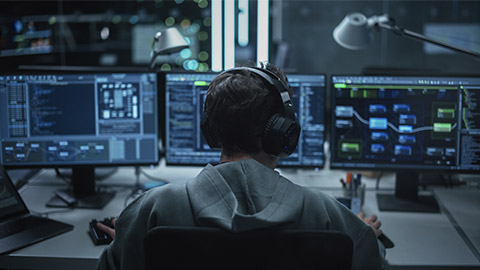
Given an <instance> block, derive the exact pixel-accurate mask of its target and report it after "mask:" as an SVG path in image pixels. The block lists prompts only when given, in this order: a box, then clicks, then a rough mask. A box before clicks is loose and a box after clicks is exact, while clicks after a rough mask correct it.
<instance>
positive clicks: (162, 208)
mask: <svg viewBox="0 0 480 270" xmlns="http://www.w3.org/2000/svg"><path fill="white" fill-rule="evenodd" d="M162 225H163V226H167V225H168V226H210V227H220V228H223V229H225V230H228V231H233V232H241V231H248V230H254V229H260V228H267V227H272V226H276V227H280V228H285V229H300V230H301V229H305V230H312V229H314V230H335V231H341V232H344V233H346V234H348V235H349V236H350V237H351V238H352V240H353V243H354V253H353V267H352V269H369V270H373V269H381V268H382V259H383V255H384V254H383V253H384V252H383V250H384V249H383V247H381V248H382V249H379V244H378V242H377V240H376V237H375V233H374V232H373V230H372V229H371V228H370V227H369V226H368V225H366V224H365V223H364V222H363V221H361V220H360V219H359V218H358V217H356V216H355V215H354V214H353V213H352V212H351V211H350V210H349V209H348V208H346V207H344V206H343V205H342V204H340V203H338V202H337V201H336V200H335V199H333V198H332V197H330V196H328V195H326V194H325V193H323V192H321V191H318V190H316V189H312V188H308V187H302V186H298V185H295V184H293V183H292V182H290V181H289V180H288V179H286V178H284V177H282V176H281V175H280V174H279V173H278V172H276V171H274V170H272V169H270V168H268V167H265V166H264V165H262V164H260V163H258V162H257V161H255V160H251V159H247V160H241V161H236V162H228V163H224V164H221V165H217V166H215V167H214V166H211V165H207V166H206V167H205V168H204V169H203V170H202V171H201V172H200V173H199V174H198V175H197V176H196V177H195V178H193V179H191V180H189V181H187V183H186V184H181V185H180V184H168V185H165V186H163V187H159V188H155V189H152V190H150V191H148V192H145V193H144V194H143V195H141V196H140V197H139V198H137V199H136V200H135V201H134V202H132V203H131V204H130V205H129V206H127V208H125V210H124V211H123V212H122V214H121V215H120V217H119V218H118V220H117V222H116V226H115V228H116V236H115V240H114V241H113V242H112V243H111V244H110V245H109V246H108V247H107V248H106V249H105V251H104V252H103V254H102V256H101V258H100V262H99V265H98V269H144V268H145V267H144V257H143V238H144V237H145V235H146V233H147V232H148V231H149V230H150V229H152V228H154V227H156V226H162ZM379 250H381V251H380V252H379Z"/></svg>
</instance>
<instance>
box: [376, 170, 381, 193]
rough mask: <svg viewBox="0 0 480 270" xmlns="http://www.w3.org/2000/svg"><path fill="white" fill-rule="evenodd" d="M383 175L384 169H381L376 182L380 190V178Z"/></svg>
mask: <svg viewBox="0 0 480 270" xmlns="http://www.w3.org/2000/svg"><path fill="white" fill-rule="evenodd" d="M382 176H383V171H380V174H379V175H378V176H377V180H376V182H375V190H378V189H379V186H380V179H381V178H382Z"/></svg>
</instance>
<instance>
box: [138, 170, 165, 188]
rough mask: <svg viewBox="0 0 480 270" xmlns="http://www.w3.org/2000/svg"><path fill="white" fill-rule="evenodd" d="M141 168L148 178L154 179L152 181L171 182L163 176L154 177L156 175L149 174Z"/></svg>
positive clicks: (141, 171)
mask: <svg viewBox="0 0 480 270" xmlns="http://www.w3.org/2000/svg"><path fill="white" fill-rule="evenodd" d="M139 169H140V173H141V174H142V175H143V176H145V177H146V178H148V179H150V180H152V181H156V182H163V183H167V184H168V183H170V181H168V180H165V179H163V178H158V177H154V176H151V175H149V174H148V173H146V172H145V171H143V170H142V168H139Z"/></svg>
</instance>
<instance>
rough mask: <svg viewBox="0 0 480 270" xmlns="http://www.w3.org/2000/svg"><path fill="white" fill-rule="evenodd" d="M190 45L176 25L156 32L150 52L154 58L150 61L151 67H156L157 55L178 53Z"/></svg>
mask: <svg viewBox="0 0 480 270" xmlns="http://www.w3.org/2000/svg"><path fill="white" fill-rule="evenodd" d="M188 47H189V44H188V42H187V41H186V40H185V38H184V37H183V36H182V34H180V32H179V31H178V29H177V28H175V27H170V28H167V29H164V30H162V31H160V32H158V33H156V34H155V37H154V39H153V43H152V52H151V54H150V56H151V58H152V59H151V61H150V69H151V70H153V68H154V67H155V59H156V58H157V56H159V55H166V54H171V53H176V52H179V51H181V50H183V49H185V48H188Z"/></svg>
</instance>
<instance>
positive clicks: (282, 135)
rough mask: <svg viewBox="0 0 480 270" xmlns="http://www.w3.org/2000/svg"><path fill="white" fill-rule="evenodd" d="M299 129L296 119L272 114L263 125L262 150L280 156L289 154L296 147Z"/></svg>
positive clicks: (283, 156)
mask: <svg viewBox="0 0 480 270" xmlns="http://www.w3.org/2000/svg"><path fill="white" fill-rule="evenodd" d="M300 130H301V128H300V125H298V122H297V121H296V119H295V120H291V119H288V118H285V117H283V116H281V115H280V114H274V115H273V116H272V117H270V119H268V121H267V124H266V125H265V129H264V134H263V136H262V147H263V151H265V153H268V154H271V155H275V156H278V157H280V158H285V157H288V156H290V155H291V154H292V153H293V152H294V151H295V149H296V148H297V144H298V138H299V135H300Z"/></svg>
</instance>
